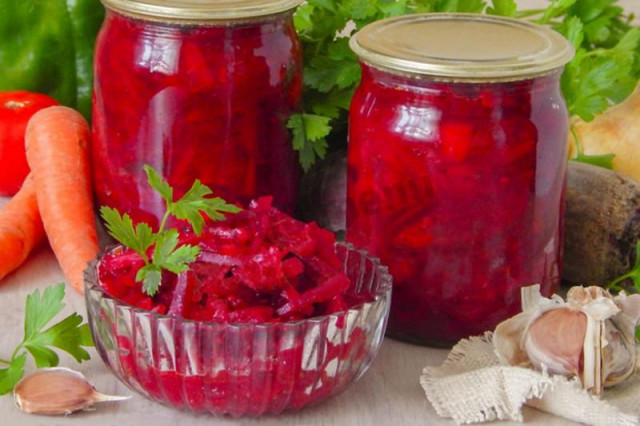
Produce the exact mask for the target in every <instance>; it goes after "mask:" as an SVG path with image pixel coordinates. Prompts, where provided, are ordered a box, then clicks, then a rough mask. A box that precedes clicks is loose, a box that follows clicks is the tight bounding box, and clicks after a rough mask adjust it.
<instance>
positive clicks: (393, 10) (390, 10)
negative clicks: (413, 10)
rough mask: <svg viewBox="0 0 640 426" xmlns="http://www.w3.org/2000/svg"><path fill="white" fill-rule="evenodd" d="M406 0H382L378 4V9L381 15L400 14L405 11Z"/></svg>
mask: <svg viewBox="0 0 640 426" xmlns="http://www.w3.org/2000/svg"><path fill="white" fill-rule="evenodd" d="M407 7H408V0H397V1H395V0H391V1H387V2H382V4H381V5H380V11H381V12H382V17H384V18H390V17H392V16H400V15H404V14H406V13H407Z"/></svg>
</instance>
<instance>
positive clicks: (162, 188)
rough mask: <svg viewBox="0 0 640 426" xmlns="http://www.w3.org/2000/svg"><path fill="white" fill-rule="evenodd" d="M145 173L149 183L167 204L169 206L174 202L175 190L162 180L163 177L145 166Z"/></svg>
mask: <svg viewBox="0 0 640 426" xmlns="http://www.w3.org/2000/svg"><path fill="white" fill-rule="evenodd" d="M144 171H145V173H146V174H147V181H148V182H149V185H151V187H152V188H153V189H155V190H156V191H157V192H158V194H160V196H161V197H162V198H163V199H164V200H165V201H166V202H167V204H169V203H171V202H173V188H171V186H170V185H169V183H168V182H167V181H165V180H164V179H162V176H160V175H159V174H158V172H156V171H155V170H154V169H153V167H151V166H149V165H147V164H145V165H144Z"/></svg>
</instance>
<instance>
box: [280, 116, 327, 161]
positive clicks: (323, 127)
mask: <svg viewBox="0 0 640 426" xmlns="http://www.w3.org/2000/svg"><path fill="white" fill-rule="evenodd" d="M330 121H331V118H330V117H323V116H320V115H315V114H296V115H293V116H292V117H291V118H290V119H289V122H288V123H287V127H288V128H289V129H291V130H292V132H293V148H294V149H295V150H297V151H299V153H300V164H302V168H303V169H304V170H305V171H307V170H309V169H310V168H311V166H312V165H313V164H314V163H315V161H316V158H318V157H319V158H324V157H325V155H326V153H327V146H328V144H327V140H326V137H327V136H328V135H329V132H330V131H331V126H330V125H329V123H330Z"/></svg>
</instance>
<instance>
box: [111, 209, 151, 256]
mask: <svg viewBox="0 0 640 426" xmlns="http://www.w3.org/2000/svg"><path fill="white" fill-rule="evenodd" d="M100 216H102V219H103V220H104V222H105V225H106V227H107V230H108V231H109V234H110V235H111V236H112V237H113V238H115V239H116V240H117V241H118V242H120V243H122V244H124V245H125V246H127V247H129V248H130V249H131V250H133V251H135V252H136V253H138V254H139V255H140V256H141V257H142V258H143V259H145V260H146V259H147V250H148V249H149V247H151V245H152V244H153V242H154V241H155V235H154V233H153V230H152V229H151V227H150V226H149V225H147V224H146V223H138V224H137V225H136V227H135V228H134V227H133V221H132V220H131V216H129V215H128V214H126V213H125V214H124V215H123V216H122V215H120V212H118V210H116V209H113V208H110V207H104V206H103V207H101V208H100Z"/></svg>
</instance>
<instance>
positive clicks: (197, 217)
mask: <svg viewBox="0 0 640 426" xmlns="http://www.w3.org/2000/svg"><path fill="white" fill-rule="evenodd" d="M144 171H145V173H146V175H147V181H148V183H149V185H150V186H151V187H152V188H153V189H155V190H156V191H157V192H158V194H160V196H161V197H162V199H163V200H164V201H165V204H166V211H165V214H164V217H163V218H162V220H161V222H160V226H159V228H158V232H156V233H154V232H153V230H152V229H151V227H150V226H149V225H147V224H146V223H138V224H137V225H136V226H135V228H134V225H133V221H132V220H131V217H130V216H129V215H128V214H124V215H121V214H120V213H119V212H118V211H117V210H115V209H112V208H109V207H102V208H101V209H100V214H101V216H102V218H103V219H104V221H105V223H106V227H107V230H108V231H109V234H110V235H111V236H112V237H113V238H115V239H116V240H117V241H119V242H120V243H122V244H124V245H125V246H127V247H129V248H130V249H131V250H133V251H134V252H136V253H138V255H140V257H141V258H142V259H143V260H144V263H145V264H144V265H143V266H142V267H141V268H140V269H139V270H138V272H137V273H136V281H138V282H141V283H142V290H143V292H145V293H146V294H148V295H149V296H152V297H153V296H155V294H156V293H157V292H158V289H159V288H160V285H161V284H162V271H163V270H167V271H169V272H172V273H174V274H180V273H182V272H184V271H187V270H188V269H189V266H188V265H189V263H192V262H194V261H195V260H196V258H197V256H198V254H199V253H200V248H199V247H194V246H191V245H188V244H185V245H182V246H178V245H179V235H178V231H177V230H176V229H168V230H165V225H166V222H167V220H168V219H169V216H171V215H172V216H174V217H175V218H177V219H180V220H186V221H188V222H189V224H190V225H191V227H192V228H193V230H194V232H195V233H196V234H198V235H200V234H201V233H202V230H203V227H204V218H203V216H202V214H205V215H207V216H208V217H209V218H210V219H211V220H224V218H225V216H224V214H223V213H237V212H239V211H240V208H239V207H237V206H235V205H233V204H228V203H227V202H225V201H224V200H223V199H222V198H219V197H209V196H210V195H211V194H212V193H213V192H212V191H211V189H210V188H209V187H208V186H206V185H203V184H202V183H201V182H200V181H199V180H196V181H195V182H194V183H193V185H192V186H191V188H190V189H189V190H188V191H187V192H186V193H185V194H184V195H183V196H182V197H181V198H180V199H178V200H174V199H173V197H174V190H173V188H172V187H171V186H170V185H169V183H168V182H166V181H165V180H164V179H163V178H162V176H160V174H159V173H158V172H156V171H155V170H154V169H153V168H152V167H150V166H148V165H145V166H144ZM152 246H153V255H152V256H151V259H149V256H147V251H148V250H149V249H150V248H151V247H152Z"/></svg>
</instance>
